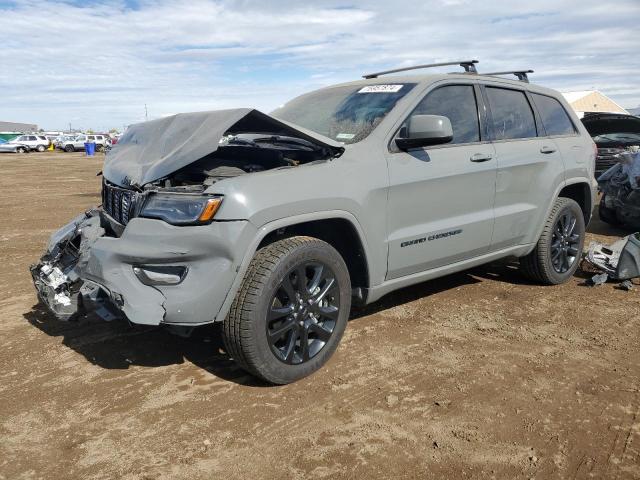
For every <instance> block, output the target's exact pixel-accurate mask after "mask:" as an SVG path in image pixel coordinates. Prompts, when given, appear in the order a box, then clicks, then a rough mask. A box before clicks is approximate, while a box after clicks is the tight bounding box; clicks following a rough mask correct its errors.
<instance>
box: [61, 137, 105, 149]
mask: <svg viewBox="0 0 640 480" xmlns="http://www.w3.org/2000/svg"><path fill="white" fill-rule="evenodd" d="M65 138H66V139H65V140H64V141H62V142H61V144H59V145H58V146H57V148H60V149H62V150H64V151H66V152H77V151H80V150H84V144H85V143H88V142H93V143H95V144H96V150H97V151H100V150H102V149H103V148H104V147H105V146H106V145H109V146H111V139H110V138H109V135H103V134H91V135H85V134H82V135H78V136H76V137H65Z"/></svg>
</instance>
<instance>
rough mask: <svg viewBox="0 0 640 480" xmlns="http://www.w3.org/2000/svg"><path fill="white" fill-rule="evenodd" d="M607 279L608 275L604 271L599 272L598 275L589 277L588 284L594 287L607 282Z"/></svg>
mask: <svg viewBox="0 0 640 480" xmlns="http://www.w3.org/2000/svg"><path fill="white" fill-rule="evenodd" d="M607 280H609V275H608V274H606V273H600V274H598V275H594V276H593V277H591V283H590V285H593V286H594V287H598V286H600V285H604V284H605V283H607Z"/></svg>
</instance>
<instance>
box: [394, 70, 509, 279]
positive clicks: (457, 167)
mask: <svg viewBox="0 0 640 480" xmlns="http://www.w3.org/2000/svg"><path fill="white" fill-rule="evenodd" d="M481 107H482V108H481ZM412 114H427V115H443V116H446V117H448V118H449V120H451V124H452V127H453V140H452V141H451V142H450V143H448V144H444V145H436V146H430V147H424V148H415V149H411V150H408V151H400V150H399V149H397V147H396V146H395V144H394V143H392V145H391V147H390V151H389V153H388V156H387V163H388V167H389V179H390V187H389V200H388V211H387V224H388V231H389V260H388V273H387V279H392V278H398V277H402V276H405V275H410V274H413V273H418V272H422V271H425V270H430V269H433V268H437V267H440V266H443V265H448V264H451V263H455V262H458V261H461V260H465V259H468V258H471V257H475V256H479V255H482V254H484V253H486V252H487V251H488V249H489V246H490V242H491V233H492V229H493V200H494V193H495V177H496V161H495V159H494V149H493V146H492V145H491V143H490V142H489V141H488V139H487V138H486V134H485V132H484V131H483V130H484V123H485V114H484V108H483V105H482V101H481V98H480V89H479V88H478V87H477V86H474V84H473V83H472V82H469V83H456V84H445V85H440V86H437V87H435V88H433V89H432V90H430V91H429V92H428V93H427V94H426V96H425V97H424V98H423V99H422V100H421V101H420V103H419V104H418V105H417V107H416V108H415V110H413V112H412ZM407 118H408V116H407ZM402 128H403V127H401V128H400V131H402Z"/></svg>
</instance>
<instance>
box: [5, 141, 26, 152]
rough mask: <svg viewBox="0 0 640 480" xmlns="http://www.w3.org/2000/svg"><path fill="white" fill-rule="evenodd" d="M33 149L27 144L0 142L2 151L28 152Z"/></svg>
mask: <svg viewBox="0 0 640 480" xmlns="http://www.w3.org/2000/svg"><path fill="white" fill-rule="evenodd" d="M29 150H31V149H30V148H29V147H28V146H27V145H23V144H21V143H14V142H3V143H0V153H27V152H28V151H29Z"/></svg>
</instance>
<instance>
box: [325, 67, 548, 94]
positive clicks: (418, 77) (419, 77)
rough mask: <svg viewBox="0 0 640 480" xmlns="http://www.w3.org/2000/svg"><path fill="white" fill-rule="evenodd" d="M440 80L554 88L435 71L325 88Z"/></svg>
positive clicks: (469, 74)
mask: <svg viewBox="0 0 640 480" xmlns="http://www.w3.org/2000/svg"><path fill="white" fill-rule="evenodd" d="M442 80H483V81H492V82H497V83H502V84H505V85H512V86H516V87H520V88H522V87H525V88H527V89H529V90H538V91H541V92H546V93H553V92H555V90H552V89H549V88H546V87H543V86H541V85H537V84H535V83H525V82H521V81H520V80H516V79H515V78H514V79H511V78H505V77H500V76H488V75H483V74H482V72H480V73H477V74H476V73H464V72H460V73H458V72H453V73H435V74H414V75H407V74H404V75H395V74H393V75H381V76H379V77H376V78H366V79H359V80H354V81H351V82H345V83H340V84H337V85H328V86H327V87H325V88H334V87H345V86H359V85H363V86H364V85H379V84H383V85H384V84H394V83H423V84H426V83H429V84H430V83H434V82H438V81H442Z"/></svg>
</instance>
